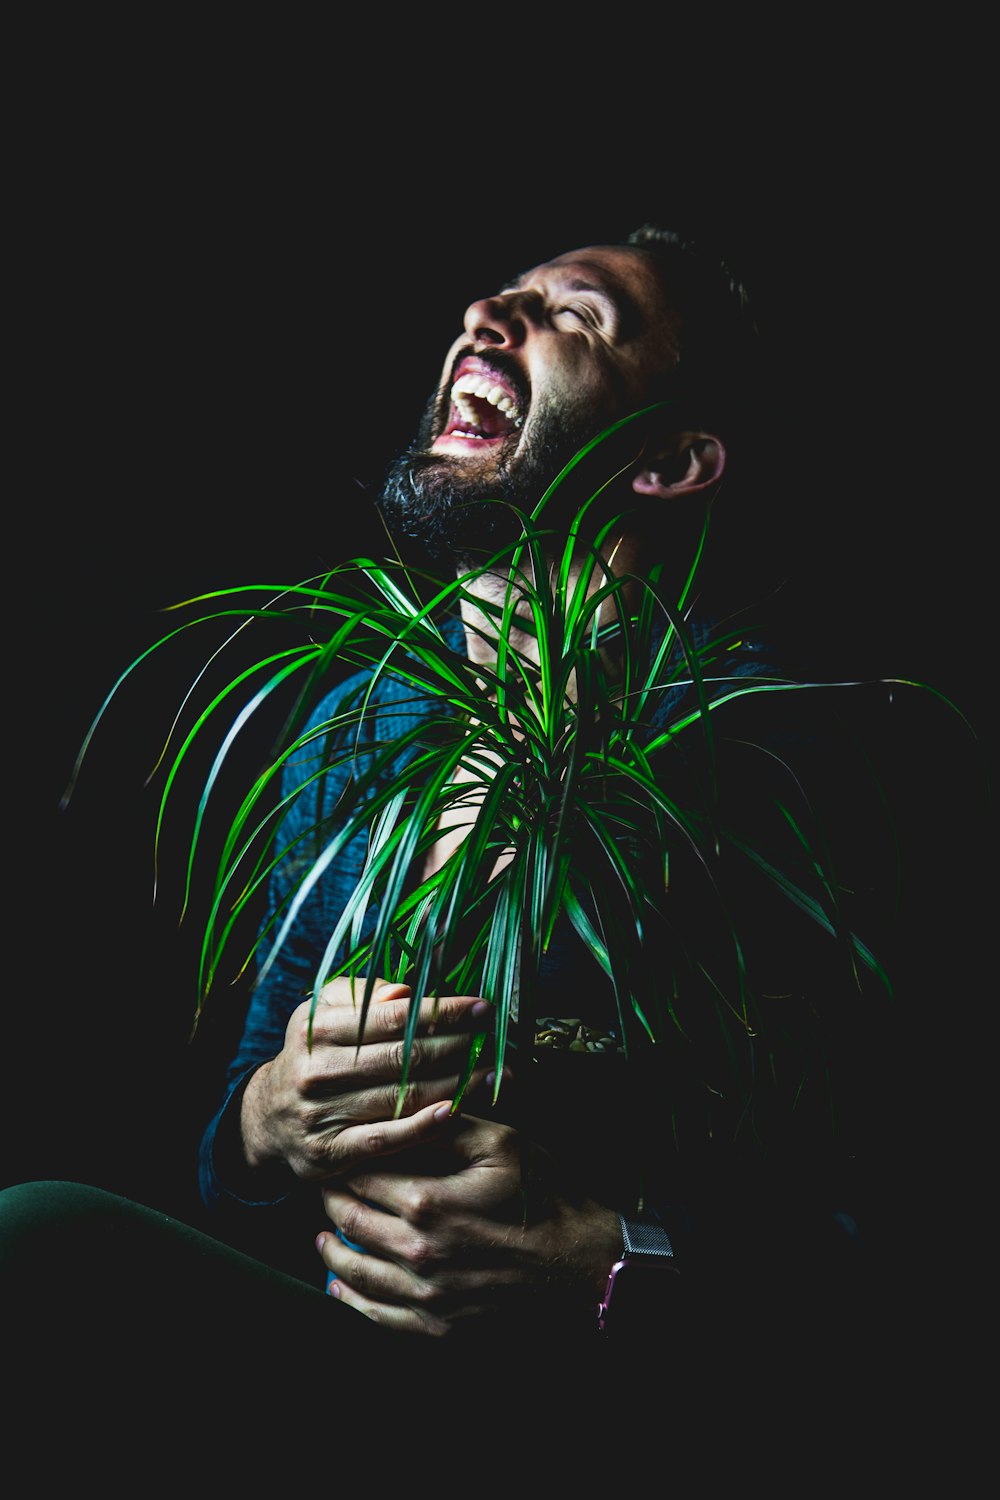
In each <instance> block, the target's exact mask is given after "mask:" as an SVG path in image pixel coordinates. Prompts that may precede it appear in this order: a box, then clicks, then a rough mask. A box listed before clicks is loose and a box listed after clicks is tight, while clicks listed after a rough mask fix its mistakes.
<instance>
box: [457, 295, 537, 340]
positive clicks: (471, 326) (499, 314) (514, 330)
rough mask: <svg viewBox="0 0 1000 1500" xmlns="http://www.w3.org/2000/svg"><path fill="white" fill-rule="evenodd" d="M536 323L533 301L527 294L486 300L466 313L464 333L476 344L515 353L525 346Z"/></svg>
mask: <svg viewBox="0 0 1000 1500" xmlns="http://www.w3.org/2000/svg"><path fill="white" fill-rule="evenodd" d="M532 322H533V315H532V309H531V299H530V298H529V297H528V296H526V294H525V293H524V292H501V293H500V294H499V296H496V297H483V298H482V299H481V300H480V301H479V302H473V303H471V304H470V305H469V307H467V308H466V310H465V331H466V333H467V335H468V336H469V338H471V339H472V340H473V342H474V343H477V344H491V345H492V346H493V347H494V348H506V349H514V348H517V346H518V345H519V344H523V343H524V340H525V337H526V335H527V332H528V328H529V326H530V324H531V323H532Z"/></svg>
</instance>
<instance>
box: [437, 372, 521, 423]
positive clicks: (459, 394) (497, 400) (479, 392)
mask: <svg viewBox="0 0 1000 1500" xmlns="http://www.w3.org/2000/svg"><path fill="white" fill-rule="evenodd" d="M467 396H478V397H479V398H480V400H482V401H488V402H489V403H490V405H491V406H495V407H496V408H497V410H498V411H502V412H506V413H507V415H508V416H509V417H510V419H511V421H512V422H513V424H514V426H515V427H520V425H521V423H522V421H523V418H522V416H521V414H520V412H519V411H518V407H517V402H516V401H515V400H514V398H513V397H512V396H508V394H507V392H506V391H505V390H504V388H503V386H500V385H494V384H493V382H492V381H491V380H490V379H489V377H488V376H486V375H473V374H465V375H460V376H459V377H458V379H457V380H456V381H455V384H454V385H453V386H452V388H451V399H452V402H453V404H454V406H455V407H456V409H457V411H458V412H459V415H460V416H461V417H462V419H463V421H465V422H468V423H469V425H470V426H472V427H474V426H475V425H476V410H475V407H474V406H473V405H472V403H471V401H467V400H466V397H467Z"/></svg>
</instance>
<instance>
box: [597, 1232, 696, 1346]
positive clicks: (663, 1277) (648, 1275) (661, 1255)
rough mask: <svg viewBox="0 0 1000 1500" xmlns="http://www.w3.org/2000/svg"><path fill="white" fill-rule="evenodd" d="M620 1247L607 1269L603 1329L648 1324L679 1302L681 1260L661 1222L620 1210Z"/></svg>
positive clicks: (600, 1317)
mask: <svg viewBox="0 0 1000 1500" xmlns="http://www.w3.org/2000/svg"><path fill="white" fill-rule="evenodd" d="M618 1223H619V1236H620V1241H621V1249H620V1251H619V1253H618V1256H617V1258H616V1260H615V1261H614V1262H613V1263H612V1265H611V1268H610V1270H609V1271H608V1272H607V1275H606V1279H605V1283H604V1287H603V1290H602V1294H601V1299H600V1302H599V1304H598V1309H597V1326H598V1330H599V1332H600V1333H601V1334H603V1335H606V1336H607V1335H610V1336H611V1337H616V1338H617V1337H619V1336H621V1335H622V1334H623V1333H631V1334H633V1335H634V1334H635V1333H637V1332H638V1331H639V1330H640V1329H643V1328H648V1327H649V1326H650V1324H651V1323H655V1322H656V1321H657V1320H658V1319H659V1318H662V1317H664V1316H668V1315H670V1314H671V1313H672V1312H673V1311H674V1309H675V1307H676V1298H677V1295H678V1291H679V1286H678V1276H679V1269H680V1268H679V1265H678V1261H677V1256H676V1253H675V1250H674V1244H673V1241H672V1239H671V1237H670V1235H669V1234H668V1232H667V1230H666V1229H665V1228H664V1227H663V1225H662V1224H656V1223H651V1222H647V1221H644V1220H637V1219H627V1218H625V1216H624V1215H621V1214H620V1215H619V1216H618Z"/></svg>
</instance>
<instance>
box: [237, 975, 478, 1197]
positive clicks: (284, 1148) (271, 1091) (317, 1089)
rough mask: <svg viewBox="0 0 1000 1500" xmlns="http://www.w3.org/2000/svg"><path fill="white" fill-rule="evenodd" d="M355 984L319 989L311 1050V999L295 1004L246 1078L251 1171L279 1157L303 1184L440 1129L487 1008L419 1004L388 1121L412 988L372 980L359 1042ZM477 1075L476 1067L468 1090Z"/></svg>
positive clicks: (457, 1001) (358, 986)
mask: <svg viewBox="0 0 1000 1500" xmlns="http://www.w3.org/2000/svg"><path fill="white" fill-rule="evenodd" d="M363 986H364V981H363V980H357V981H356V982H355V987H354V989H353V990H352V986H351V982H350V981H349V980H347V979H335V980H333V981H332V982H331V983H330V984H328V985H326V986H325V987H324V989H323V992H322V994H321V996H320V998H319V1002H318V1004H317V1006H316V1010H315V1015H314V1017H313V1025H312V1042H311V1046H310V1043H309V1034H308V1032H309V1011H310V1004H309V1002H308V1001H306V1002H304V1003H303V1004H302V1005H300V1006H299V1007H298V1008H297V1009H296V1010H295V1011H294V1012H293V1013H292V1015H291V1017H290V1019H289V1022H288V1026H287V1028H286V1031H285V1044H284V1047H283V1048H282V1050H281V1052H280V1053H279V1054H278V1056H277V1057H275V1058H273V1059H272V1060H271V1061H270V1062H267V1063H265V1064H264V1065H263V1067H261V1068H259V1069H258V1070H257V1072H256V1073H255V1074H254V1075H253V1076H252V1078H251V1079H250V1081H249V1083H248V1084H247V1087H246V1091H245V1093H244V1095H243V1101H242V1111H241V1128H242V1133H243V1149H244V1154H245V1157H246V1162H247V1165H248V1166H249V1167H251V1168H253V1169H259V1168H264V1169H267V1168H269V1167H272V1166H274V1165H276V1164H277V1165H280V1164H281V1163H284V1164H286V1165H287V1166H288V1167H290V1168H291V1170H292V1171H293V1172H294V1173H295V1175H296V1177H298V1178H300V1179H302V1180H303V1181H307V1182H308V1181H322V1180H324V1179H326V1178H329V1177H332V1176H334V1175H335V1174H338V1173H343V1172H346V1171H350V1170H351V1169H353V1168H356V1167H358V1166H359V1165H361V1164H364V1163H367V1162H368V1161H370V1160H371V1159H372V1158H377V1157H381V1156H384V1155H385V1154H386V1153H389V1152H393V1151H399V1150H402V1149H403V1148H405V1147H412V1146H414V1145H419V1144H421V1143H422V1142H424V1141H427V1140H429V1139H432V1138H433V1136H434V1135H435V1134H436V1133H437V1132H439V1131H440V1130H441V1129H442V1128H444V1126H445V1125H446V1123H447V1120H448V1116H449V1112H450V1111H449V1108H448V1106H449V1105H450V1102H451V1101H452V1099H453V1098H454V1096H455V1094H456V1092H457V1090H458V1087H459V1084H460V1082H461V1079H462V1076H463V1075H464V1072H465V1068H466V1066H467V1062H468V1056H469V1047H470V1043H471V1038H472V1036H473V1035H475V1034H476V1033H478V1032H482V1031H484V1030H487V1029H490V1028H491V1026H492V1022H491V1020H490V1019H489V1018H490V1017H491V1016H492V1013H493V1008H492V1006H490V1005H489V1004H487V1002H486V1001H485V1000H479V999H477V998H476V997H475V996H471V995H464V996H452V997H448V998H444V999H440V1000H437V1001H435V1000H433V999H424V1000H422V1001H421V1004H420V1016H419V1021H418V1025H417V1032H416V1036H415V1038H414V1043H413V1048H412V1052H411V1055H410V1070H409V1081H408V1082H407V1085H406V1089H405V1092H404V1095H403V1104H402V1109H401V1111H400V1118H399V1119H394V1116H395V1114H396V1112H397V1102H398V1099H399V1084H400V1078H401V1076H402V1062H403V1038H404V1034H405V1029H406V1022H407V1016H408V1013H409V1008H410V994H411V991H410V989H409V987H408V986H407V985H405V984H386V983H382V982H380V983H379V985H378V986H377V987H376V989H375V992H374V996H373V999H372V1004H371V1007H370V1009H369V1011H368V1015H367V1017H366V1020H365V1029H364V1040H363V1041H362V1043H361V1045H360V1046H359V1045H358V1031H359V1023H360V1015H361V1001H360V995H361V993H362V990H363ZM485 1074H486V1069H485V1068H481V1069H478V1070H477V1071H476V1072H475V1073H474V1074H473V1077H472V1080H471V1081H470V1089H473V1090H474V1089H475V1088H476V1087H477V1086H479V1085H481V1084H482V1082H483V1080H484V1077H485ZM442 1105H443V1106H444V1108H442V1107H441V1106H442Z"/></svg>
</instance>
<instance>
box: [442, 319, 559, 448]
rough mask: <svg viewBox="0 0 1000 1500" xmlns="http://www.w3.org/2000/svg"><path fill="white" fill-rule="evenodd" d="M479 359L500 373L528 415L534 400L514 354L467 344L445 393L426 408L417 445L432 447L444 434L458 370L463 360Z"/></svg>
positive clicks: (454, 363)
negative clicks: (485, 350) (440, 433)
mask: <svg viewBox="0 0 1000 1500" xmlns="http://www.w3.org/2000/svg"><path fill="white" fill-rule="evenodd" d="M473 357H474V358H475V359H478V360H479V361H480V363H481V364H484V365H486V367H487V368H488V369H490V370H493V371H495V372H496V374H497V375H498V376H500V378H501V379H502V380H504V381H505V382H506V384H507V385H509V386H510V388H511V390H512V391H513V392H514V394H515V395H516V397H517V404H518V406H519V407H520V408H521V410H522V411H524V412H526V411H527V410H528V406H529V404H530V401H531V388H530V386H529V385H528V382H527V381H526V380H525V378H524V372H523V370H521V369H520V367H519V366H518V363H517V361H516V359H514V357H513V355H510V354H505V353H504V352H503V350H502V349H498V350H496V352H495V353H494V352H493V351H492V350H490V351H489V352H488V353H486V354H484V353H483V352H482V350H478V349H476V348H475V346H474V345H473V344H463V346H462V348H461V349H459V350H458V351H457V352H456V354H455V358H454V360H453V362H452V366H451V373H450V375H449V377H448V382H447V384H446V386H445V388H444V390H443V391H433V392H432V393H431V395H430V397H429V398H428V401H427V405H426V406H425V407H424V414H423V416H422V418H421V420H420V426H419V429H418V432H417V446H418V447H419V448H429V447H430V445H431V443H432V442H433V441H434V439H435V438H436V437H437V435H438V433H439V432H443V431H444V426H445V423H446V422H447V420H448V413H449V412H450V411H451V388H452V386H453V385H454V384H455V381H456V379H457V378H458V377H457V371H458V367H459V365H460V364H461V363H462V360H463V359H469V358H473Z"/></svg>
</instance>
